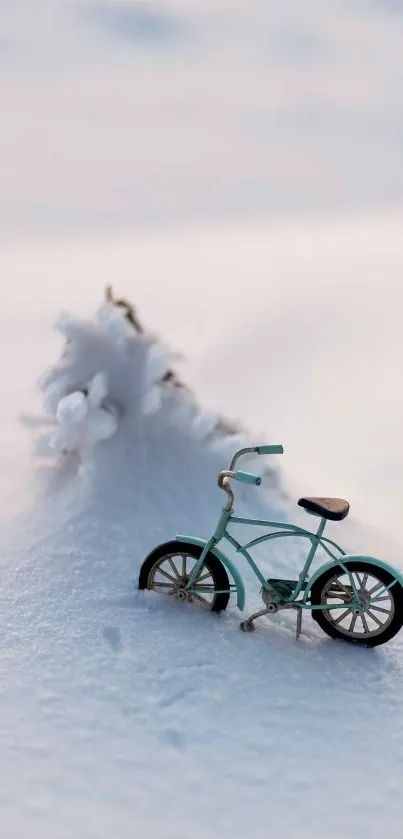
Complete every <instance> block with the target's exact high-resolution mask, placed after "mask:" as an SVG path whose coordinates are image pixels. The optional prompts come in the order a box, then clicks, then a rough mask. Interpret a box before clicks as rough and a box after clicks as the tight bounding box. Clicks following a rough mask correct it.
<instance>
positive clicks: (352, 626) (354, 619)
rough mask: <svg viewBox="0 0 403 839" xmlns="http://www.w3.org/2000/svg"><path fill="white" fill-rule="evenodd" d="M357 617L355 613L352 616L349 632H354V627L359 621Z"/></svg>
mask: <svg viewBox="0 0 403 839" xmlns="http://www.w3.org/2000/svg"><path fill="white" fill-rule="evenodd" d="M357 617H358V616H357V615H356V614H355V613H354V614H353V616H352V618H351V623H350V626H349V629H348V631H349V632H354V627H355V625H356V623H357Z"/></svg>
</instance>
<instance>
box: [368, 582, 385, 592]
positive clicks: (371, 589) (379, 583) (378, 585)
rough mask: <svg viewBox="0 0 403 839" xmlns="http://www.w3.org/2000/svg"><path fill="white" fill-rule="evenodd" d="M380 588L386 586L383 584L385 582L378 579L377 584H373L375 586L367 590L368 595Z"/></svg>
mask: <svg viewBox="0 0 403 839" xmlns="http://www.w3.org/2000/svg"><path fill="white" fill-rule="evenodd" d="M380 588H384V584H383V583H381V582H380V581H379V580H378V582H377V584H376V585H375V586H373V588H370V590H369V591H367V594H368V596H369V595H371V594H373V593H374V592H375V591H379V589H380Z"/></svg>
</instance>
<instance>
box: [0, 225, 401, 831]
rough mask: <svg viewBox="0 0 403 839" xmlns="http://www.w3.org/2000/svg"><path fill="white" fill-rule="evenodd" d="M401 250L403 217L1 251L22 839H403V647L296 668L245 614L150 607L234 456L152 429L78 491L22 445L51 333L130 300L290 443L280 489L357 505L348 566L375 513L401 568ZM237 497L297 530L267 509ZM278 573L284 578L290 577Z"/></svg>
mask: <svg viewBox="0 0 403 839" xmlns="http://www.w3.org/2000/svg"><path fill="white" fill-rule="evenodd" d="M400 230H401V219H400V218H399V217H398V216H396V217H395V218H392V217H390V218H389V219H386V220H382V219H379V218H374V219H372V220H371V219H370V218H367V219H364V220H362V219H361V220H360V219H356V220H354V219H350V221H349V224H348V225H341V224H339V225H337V224H336V223H335V222H332V224H329V225H328V226H327V225H326V224H325V223H322V225H320V224H318V223H317V222H312V224H311V225H310V226H309V225H307V226H305V228H301V227H300V226H299V225H295V226H294V227H293V226H292V225H289V226H288V228H286V227H285V226H284V227H282V226H277V227H273V225H269V224H268V225H262V226H261V227H260V228H254V229H252V228H251V229H250V230H245V228H244V229H243V231H242V233H241V232H240V231H239V230H237V229H235V228H233V229H228V230H227V231H220V235H218V232H208V231H204V232H200V233H197V232H196V233H192V232H190V231H183V232H182V234H181V235H179V234H178V235H174V234H170V235H169V236H168V235H166V236H162V235H161V234H158V235H157V234H153V235H151V234H150V235H149V236H147V235H144V236H142V237H141V239H139V238H136V237H135V236H130V235H129V234H128V235H127V236H121V237H111V239H110V240H109V241H108V240H103V241H95V240H94V241H93V242H91V241H88V240H85V239H83V240H82V241H81V242H77V241H75V242H73V243H71V244H69V243H68V242H66V241H64V242H57V243H55V244H54V245H50V244H49V243H44V244H43V245H40V244H38V243H35V244H34V243H33V244H32V245H29V243H27V242H26V240H25V242H24V247H21V248H18V247H16V243H15V242H13V243H12V244H11V245H10V246H9V247H7V246H6V245H4V246H2V248H1V253H0V258H1V278H2V279H1V285H0V293H1V310H0V311H1V314H0V329H1V334H2V337H3V347H4V352H3V353H2V355H1V358H0V369H1V381H2V388H3V402H2V412H1V417H0V432H1V439H2V450H1V454H0V470H1V471H0V474H1V476H2V479H1V482H0V488H1V511H2V528H1V548H2V553H1V560H0V562H1V578H2V586H1V611H0V615H1V618H0V619H1V628H2V632H1V636H0V638H1V641H0V643H1V660H0V661H1V664H0V666H1V691H0V740H1V749H0V779H1V780H0V795H1V797H0V808H1V819H2V836H4V837H5V839H17V837H18V839H73V837H74V839H78V838H79V839H111V837H115V836H119V837H121V838H122V839H125V838H126V837H127V838H129V837H133V836H136V837H137V836H138V837H141V839H188V837H191V839H209V837H211V836H217V837H220V839H221V837H222V839H227V837H228V839H229V837H231V839H244V837H245V836H249V835H253V836H255V837H256V839H266V837H267V836H270V837H273V839H283V838H284V839H289V837H293V836H299V837H303V839H304V838H305V837H309V839H319V837H322V836H323V834H324V833H326V835H327V836H328V837H330V839H341V837H347V839H356V837H360V836H366V837H369V838H370V839H372V837H373V839H375V837H379V835H387V836H388V837H391V839H400V837H401V820H402V816H403V807H402V802H401V795H400V791H401V785H402V775H403V767H402V761H403V723H402V715H401V694H402V688H403V665H402V661H403V658H402V653H403V638H401V637H400V638H399V637H398V638H397V639H395V640H394V641H393V642H392V643H390V644H389V645H387V646H385V647H382V648H379V649H378V650H376V651H368V650H356V649H350V648H349V647H348V646H347V645H341V644H337V643H335V642H333V641H331V640H330V639H327V638H326V637H325V636H323V635H321V634H319V630H317V629H316V628H315V626H314V625H313V624H312V622H311V621H310V620H309V618H307V619H306V620H305V626H304V634H303V637H302V639H301V641H300V642H299V643H296V641H295V640H294V635H293V629H294V626H293V621H290V620H289V616H288V615H287V616H285V615H280V616H278V617H277V618H276V619H274V620H272V621H271V622H270V623H268V622H263V621H262V622H261V623H260V627H259V629H260V631H259V632H258V633H256V634H254V635H252V636H245V635H243V634H242V633H240V632H239V630H238V622H239V615H238V613H237V610H236V609H235V608H234V607H232V608H231V609H230V610H229V612H228V613H227V614H225V615H223V616H220V617H216V616H212V615H204V614H203V615H200V614H198V613H197V612H195V611H193V610H192V609H191V608H180V606H179V604H177V603H174V602H171V601H169V602H166V601H165V599H163V598H158V597H155V596H153V595H143V594H141V595H140V594H139V593H136V592H134V591H133V580H135V579H136V576H137V573H138V569H139V565H140V563H141V561H142V558H143V557H144V555H145V554H146V552H147V551H148V550H149V548H151V547H152V546H153V545H154V544H155V543H157V542H159V541H162V540H165V539H166V538H170V537H171V536H172V535H174V534H175V532H176V531H177V530H179V531H185V532H186V531H190V532H195V533H200V534H204V533H207V532H209V531H210V529H211V527H212V525H213V522H214V517H215V514H216V511H217V510H218V508H219V504H220V502H221V498H220V493H219V491H218V489H217V488H216V486H215V478H216V473H217V471H218V469H219V468H220V467H221V465H222V464H223V462H225V459H226V458H227V456H228V455H227V453H225V455H224V453H220V452H216V453H215V454H209V453H208V452H207V451H206V447H205V445H204V444H203V443H200V442H192V441H191V440H188V441H186V440H185V439H184V437H183V434H182V433H181V432H180V431H179V432H178V431H175V429H172V428H171V429H169V428H167V426H166V425H165V424H164V421H163V420H161V419H159V420H158V419H156V418H154V419H153V420H147V421H144V420H143V421H142V420H141V418H140V417H139V416H137V417H136V423H134V424H133V426H130V424H129V423H128V422H127V423H126V425H123V427H122V428H121V430H120V433H119V434H118V435H116V437H114V438H112V439H111V440H110V441H108V442H107V443H105V444H103V446H102V448H99V451H98V453H97V454H96V455H95V456H94V459H93V462H92V469H91V470H90V471H87V472H86V477H85V479H82V478H81V477H80V476H79V475H78V474H77V473H76V470H75V467H74V464H72V465H71V466H70V467H69V468H68V469H67V470H66V469H65V468H63V467H62V466H60V465H58V463H57V462H54V461H52V460H49V459H48V460H43V459H41V458H39V457H37V456H35V455H34V454H33V438H34V437H35V436H36V435H37V434H38V433H39V432H40V431H41V428H40V427H38V428H34V429H30V428H28V427H27V426H26V425H24V424H21V423H19V421H18V415H19V414H20V413H21V412H39V413H40V412H41V403H40V399H39V396H38V395H35V394H34V389H33V388H34V382H35V380H36V378H37V376H38V375H39V374H40V373H41V372H42V370H43V369H44V368H45V367H46V366H47V365H48V364H51V363H53V361H54V360H55V359H56V357H57V355H58V353H59V349H60V339H59V338H58V337H57V336H56V335H55V334H53V333H52V332H51V330H50V325H51V322H52V321H53V320H54V318H55V316H56V315H57V314H58V312H59V310H60V309H70V310H72V311H73V313H75V314H76V313H78V314H80V313H81V314H85V315H86V316H91V315H92V314H93V311H94V309H95V308H96V306H97V305H98V302H99V297H100V294H101V290H102V287H103V285H104V284H105V283H106V282H108V281H111V280H112V281H113V282H114V283H115V285H116V287H117V290H118V291H119V292H121V293H122V294H123V293H126V294H127V295H128V296H130V297H131V298H132V299H133V300H134V301H135V302H136V303H137V304H138V305H139V310H140V314H141V315H142V316H143V319H144V321H145V323H146V324H147V325H148V326H149V328H151V329H158V331H160V332H161V333H162V334H163V337H164V338H167V339H168V340H169V341H170V342H171V344H173V346H174V348H175V349H178V350H179V351H183V352H185V353H186V355H187V356H188V359H189V362H188V364H187V365H184V364H182V365H180V372H181V373H182V374H183V376H184V378H186V379H187V380H188V381H190V382H191V384H193V385H194V386H195V387H196V388H197V392H198V393H199V394H200V395H201V396H202V397H203V398H204V399H205V402H206V405H207V406H208V407H213V408H214V407H218V408H219V409H222V410H224V411H225V412H226V413H227V414H228V415H229V416H230V417H232V416H235V417H236V416H239V417H240V418H241V420H243V421H245V422H246V423H248V424H249V426H250V428H251V433H252V435H253V438H254V439H255V437H256V442H258V441H267V442H278V441H280V442H283V443H284V445H285V447H286V455H285V456H284V458H283V464H284V467H285V478H284V480H285V483H286V484H287V485H288V486H291V487H292V488H293V489H294V488H295V489H296V490H298V492H299V491H304V492H312V493H313V492H318V493H327V492H330V493H335V494H342V495H343V494H345V495H347V497H349V496H350V495H351V499H350V500H351V501H352V514H355V515H356V517H357V518H358V519H359V520H360V524H356V525H355V526H354V528H353V530H350V529H349V528H348V527H347V526H344V524H340V525H337V527H336V526H335V528H334V532H335V534H338V536H339V539H340V541H343V534H344V535H346V534H348V535H349V538H351V540H352V541H355V540H357V539H358V538H359V537H362V539H363V540H364V543H365V540H366V539H367V540H368V544H367V545H366V544H364V545H363V547H366V548H367V549H368V550H371V549H372V550H373V544H371V541H372V533H373V531H372V528H373V526H374V515H375V513H376V512H378V511H379V522H378V528H377V529H376V534H375V535H376V541H377V547H380V546H383V547H384V553H383V555H388V558H390V559H392V560H393V561H395V562H396V564H398V565H400V566H402V561H401V559H400V557H399V553H398V548H399V534H398V524H399V519H398V520H397V524H396V523H395V524H394V517H395V516H396V515H397V517H398V516H399V514H400V509H399V505H400V502H401V500H402V480H403V476H402V470H401V468H400V466H399V464H400V463H401V454H402V443H401V440H400V435H399V429H400V428H401V420H402V412H403V409H402V400H401V397H400V396H399V389H398V385H399V381H398V376H399V372H400V370H401V369H402V360H403V352H402V339H401V334H400V312H401V298H400V286H401V281H400V277H401V271H402V267H403V266H402V261H403V258H402V252H401V245H400ZM168 276H169V283H168V282H167V283H166V284H165V285H164V282H163V281H164V278H165V277H168ZM133 277H134V278H133ZM172 278H174V279H172ZM217 278H218V279H219V280H221V281H222V282H218V281H217ZM376 280H377V282H376ZM257 311H260V314H261V321H260V323H261V325H260V326H259V321H257V318H256V312H257ZM308 312H310V314H309V316H308V314H307V313H308ZM317 315H318V316H322V315H326V316H328V317H329V320H328V321H327V323H326V325H323V323H322V322H321V321H319V325H318V320H317ZM256 323H257V325H256ZM321 323H322V325H320V324H321ZM318 362H319V363H320V365H321V371H320V373H319V372H318ZM366 370H369V371H370V372H371V378H370V374H369V373H368V374H367V378H366V376H365V375H364V371H366ZM252 371H253V375H252ZM372 373H373V377H372ZM316 392H318V393H319V394H320V396H321V400H320V404H319V397H316V395H315V394H316ZM320 405H321V406H322V407H320ZM133 428H134V429H135V431H133ZM255 432H256V434H255ZM274 463H275V465H276V466H279V465H280V461H279V460H277V459H276V461H274ZM294 464H295V466H294ZM283 474H284V473H283ZM242 496H243V497H242V505H241V508H243V509H245V508H247V507H248V506H249V503H250V504H251V505H252V507H253V508H254V509H255V510H258V511H259V513H261V512H262V509H263V507H265V508H266V509H267V514H268V515H270V514H273V513H274V514H275V515H277V514H278V513H279V509H280V507H281V506H282V505H281V503H280V496H279V495H277V493H273V490H270V488H269V489H268V490H267V491H266V494H265V492H264V491H263V490H262V492H261V493H260V494H259V492H258V491H255V490H249V491H248V490H247V488H246V489H245V490H244V491H243V493H242ZM248 498H250V499H251V500H250V502H248ZM282 503H284V502H282ZM285 513H286V515H288V514H293V513H294V510H293V508H291V507H290V508H288V506H286V509H285ZM393 525H394V529H393V531H392V536H391V538H389V537H388V530H389V527H391V526H393ZM261 558H262V555H261ZM263 560H264V562H265V567H267V571H268V574H269V572H270V573H277V572H278V573H279V574H281V573H285V572H287V573H292V572H293V571H294V570H295V569H296V568H297V566H298V553H297V550H296V551H295V553H293V552H292V551H291V549H290V550H289V552H287V553H285V552H284V550H283V549H282V550H281V551H280V552H276V553H275V554H274V556H273V560H270V561H269V557H268V556H266V555H264V556H263ZM248 598H249V607H250V608H251V609H253V607H254V606H255V605H256V604H257V603H258V591H257V588H256V587H254V586H253V585H252V584H251V583H250V582H249V583H248Z"/></svg>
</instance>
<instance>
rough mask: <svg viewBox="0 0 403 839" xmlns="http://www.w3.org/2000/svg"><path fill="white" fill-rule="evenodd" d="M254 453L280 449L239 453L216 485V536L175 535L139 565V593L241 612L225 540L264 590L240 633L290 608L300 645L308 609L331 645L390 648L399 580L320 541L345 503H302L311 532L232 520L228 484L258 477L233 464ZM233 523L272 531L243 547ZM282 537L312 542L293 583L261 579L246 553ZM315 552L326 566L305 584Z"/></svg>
mask: <svg viewBox="0 0 403 839" xmlns="http://www.w3.org/2000/svg"><path fill="white" fill-rule="evenodd" d="M252 453H254V454H259V455H265V454H273V455H274V454H282V453H283V447H282V446H280V445H272V446H256V447H254V448H243V449H240V450H239V451H237V452H236V453H235V454H234V456H233V458H232V461H231V463H230V466H229V469H226V470H223V471H222V472H220V474H219V476H218V486H219V487H220V488H221V489H223V490H224V492H225V493H226V495H227V501H226V504H225V506H224V507H223V509H222V512H221V515H220V517H219V520H218V523H217V526H216V529H215V531H214V533H213V535H212V536H211V537H210V538H209V539H207V540H204V539H198V538H195V537H192V536H182V535H178V536H176V539H175V540H173V541H170V542H165V543H164V544H162V545H159V546H158V547H156V548H154V550H153V551H151V553H150V554H149V555H148V556H147V558H146V559H145V560H144V562H143V564H142V566H141V570H140V576H139V588H140V589H153V590H154V591H157V592H160V593H163V594H167V595H170V596H171V597H175V598H177V599H178V600H182V601H187V602H189V603H194V604H197V605H199V606H201V607H204V608H205V609H208V610H210V611H213V612H222V611H223V610H224V609H226V607H227V605H228V602H229V598H230V595H231V593H232V592H233V593H234V594H236V599H237V605H238V608H239V609H240V610H241V611H243V609H244V606H245V586H244V583H243V580H242V576H241V574H240V572H239V570H238V568H237V566H236V565H235V564H234V562H232V560H230V559H229V558H228V557H227V556H226V555H225V554H224V553H223V551H222V550H220V548H219V547H218V545H219V543H221V542H222V541H224V540H226V541H227V542H228V543H229V544H230V545H231V546H232V547H233V548H235V550H236V551H237V553H238V554H241V555H242V556H243V557H244V558H245V559H246V560H247V562H248V563H249V565H250V567H251V569H252V571H253V572H254V574H255V576H256V577H257V580H258V581H259V583H260V585H261V595H262V600H263V603H264V608H263V609H261V610H260V611H258V612H255V613H254V614H252V615H250V616H249V617H248V618H247V619H246V620H243V621H242V622H241V624H240V627H241V629H242V630H243V631H245V632H249V631H252V630H254V629H255V626H254V621H255V620H256V618H259V617H261V616H263V615H271V614H273V613H275V612H278V611H279V610H280V609H294V610H296V613H297V630H296V635H297V638H299V636H300V634H301V623H302V614H303V612H304V611H306V610H309V611H310V612H311V614H312V617H313V618H314V620H315V621H316V622H317V623H318V624H319V626H320V627H321V629H322V630H324V632H326V633H327V634H328V635H330V636H331V637H332V638H336V639H340V640H344V641H349V642H351V643H354V644H360V645H362V646H366V647H375V646H377V645H379V644H384V643H385V642H386V641H390V639H391V638H393V637H394V635H396V633H397V632H398V631H399V630H400V628H401V626H402V624H403V577H402V575H401V574H400V572H399V571H397V570H396V569H395V568H392V566H390V565H388V564H387V563H385V562H383V561H382V560H380V559H376V558H375V557H371V556H364V555H352V554H349V555H348V554H346V552H345V551H344V550H343V549H342V548H341V547H340V546H339V545H338V544H337V543H336V542H334V541H333V540H331V539H328V538H326V537H325V536H324V535H323V533H324V530H325V526H326V522H327V521H328V520H332V521H341V520H342V519H344V518H346V516H347V515H348V512H349V509H350V505H349V503H348V501H345V500H344V499H342V498H317V497H306V498H300V499H299V501H298V504H299V506H300V507H303V508H304V509H305V510H306V512H307V513H309V514H311V515H312V516H315V517H317V518H319V525H318V528H317V530H316V532H313V531H311V530H308V529H305V528H303V527H299V526H298V525H295V524H289V523H282V522H275V521H263V520H260V519H249V518H240V517H238V516H235V515H234V491H233V488H232V483H231V482H232V480H235V481H242V482H243V483H246V484H254V485H256V486H258V485H260V483H261V478H260V477H258V476H257V475H253V474H251V473H249V472H241V471H239V470H238V471H235V464H236V462H237V460H238V458H240V457H241V456H243V455H249V454H252ZM238 524H242V525H251V526H255V527H264V528H270V532H269V533H264V534H263V535H262V536H258V537H256V538H254V539H252V540H251V541H249V542H247V543H246V544H245V545H241V544H240V543H239V542H238V541H237V539H236V538H234V536H233V535H232V533H229V531H228V528H229V527H230V526H231V527H232V526H233V525H238ZM287 536H294V537H295V536H298V537H300V538H303V539H306V540H307V541H308V542H309V543H310V549H309V551H308V555H307V557H306V560H305V562H304V563H303V565H302V568H301V571H300V574H299V577H298V579H297V580H286V579H277V578H270V579H266V577H265V575H264V574H263V573H262V572H261V570H260V569H259V568H258V566H257V564H256V563H255V561H254V560H253V559H252V557H251V555H250V553H249V551H250V550H251V549H252V548H253V547H255V546H256V545H260V544H262V543H263V542H269V541H271V540H273V539H279V538H285V537H287ZM319 546H320V547H321V548H322V549H323V550H324V552H325V553H326V554H327V555H328V557H329V558H330V560H329V561H327V562H326V563H325V564H324V565H322V566H321V567H320V568H319V569H318V570H317V571H316V572H315V573H314V574H313V576H312V577H310V578H309V570H310V568H311V565H312V562H313V560H314V557H315V554H316V551H317V549H318V547H319ZM228 573H229V575H230V578H231V579H230V578H229V576H228Z"/></svg>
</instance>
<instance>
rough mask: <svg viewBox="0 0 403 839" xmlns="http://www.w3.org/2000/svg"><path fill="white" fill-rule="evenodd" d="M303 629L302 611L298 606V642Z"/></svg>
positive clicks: (296, 635)
mask: <svg viewBox="0 0 403 839" xmlns="http://www.w3.org/2000/svg"><path fill="white" fill-rule="evenodd" d="M301 629H302V609H301V607H300V606H299V607H298V606H297V631H296V634H295V637H296V640H297V641H298V640H299V638H300V637H301Z"/></svg>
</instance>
